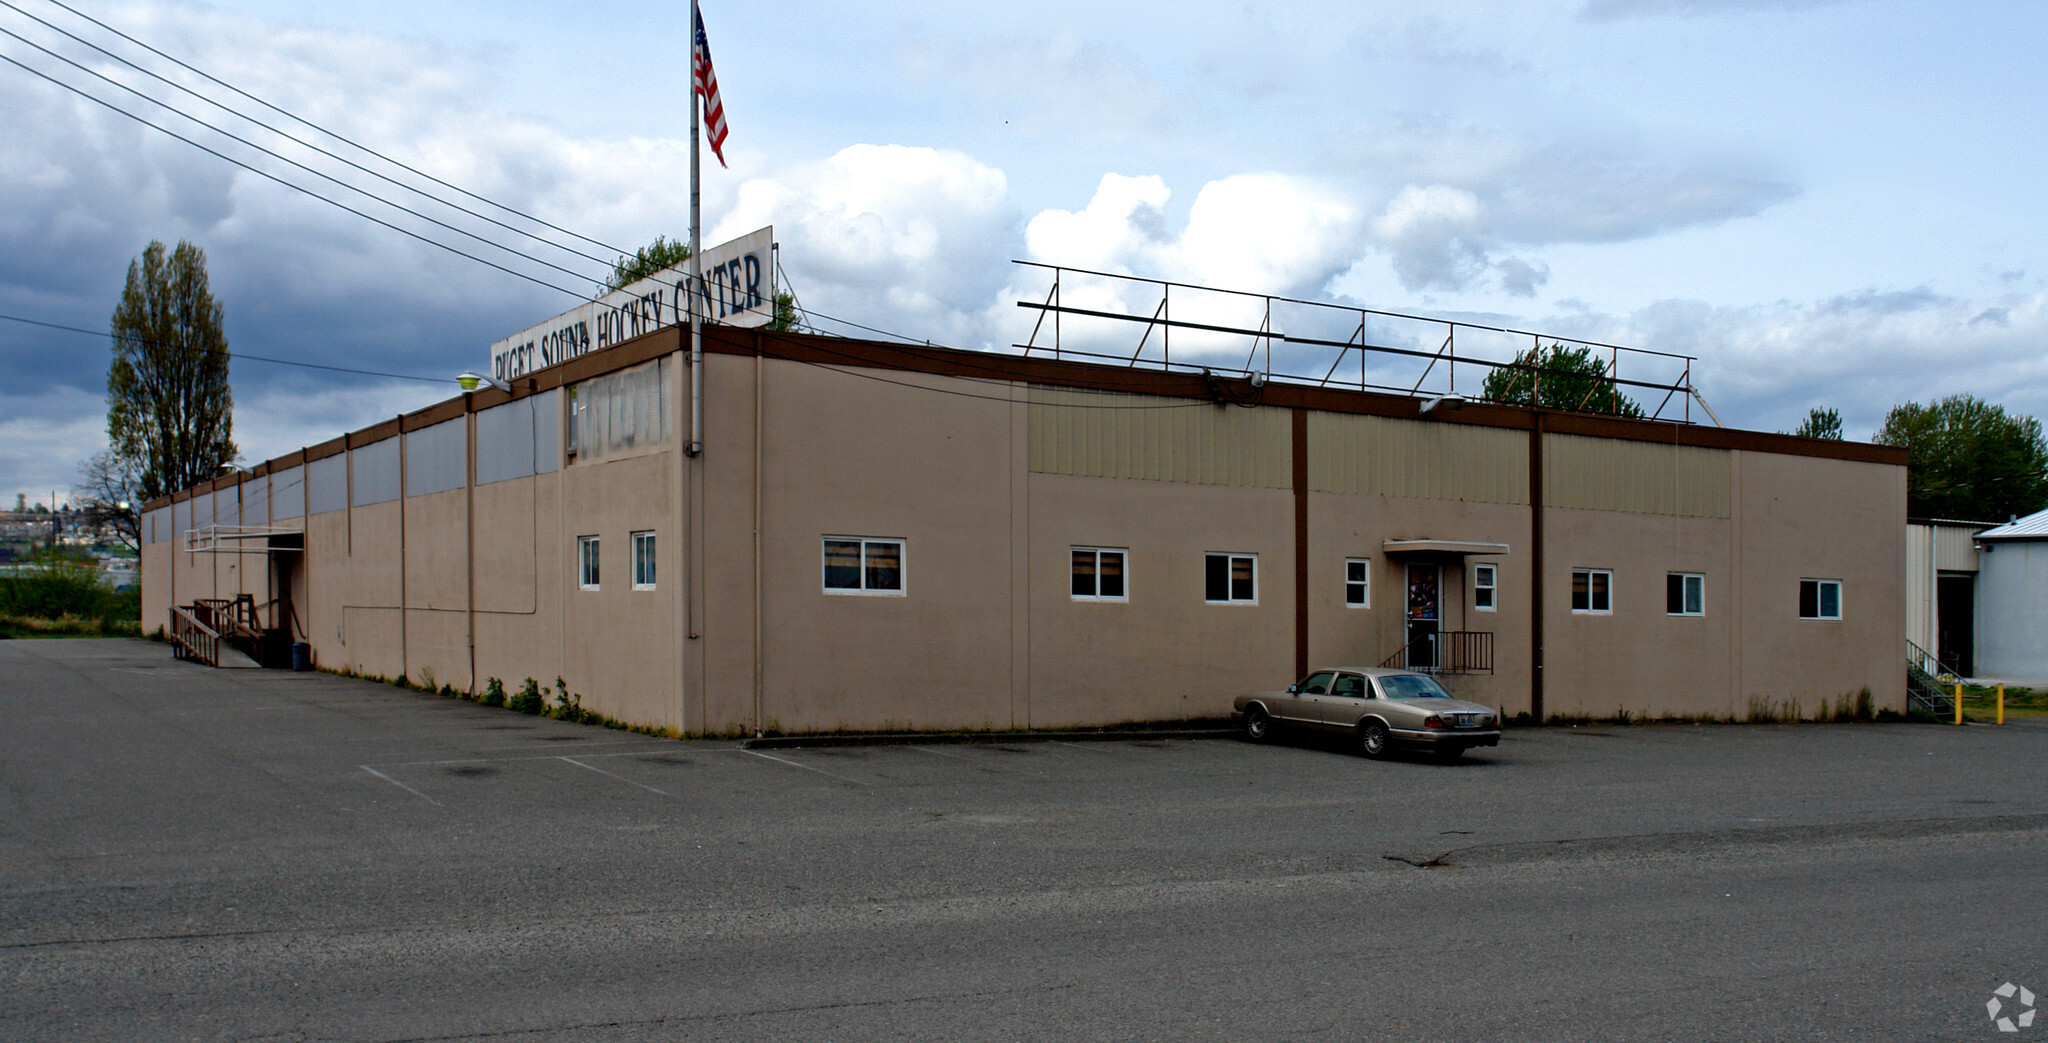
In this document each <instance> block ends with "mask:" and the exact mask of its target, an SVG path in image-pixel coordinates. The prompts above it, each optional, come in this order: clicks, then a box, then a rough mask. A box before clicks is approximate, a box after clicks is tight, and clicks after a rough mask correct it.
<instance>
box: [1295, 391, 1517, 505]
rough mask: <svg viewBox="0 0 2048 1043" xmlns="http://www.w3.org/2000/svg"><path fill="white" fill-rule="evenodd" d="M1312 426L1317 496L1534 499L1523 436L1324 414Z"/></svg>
mask: <svg viewBox="0 0 2048 1043" xmlns="http://www.w3.org/2000/svg"><path fill="white" fill-rule="evenodd" d="M1308 422H1309V429H1308V431H1309V438H1308V469H1309V486H1310V488H1312V489H1314V490H1316V491H1317V492H1329V493H1352V494H1361V495H1369V496H1397V497H1404V498H1409V499H1420V500H1463V501H1469V502H1476V503H1510V504H1524V503H1528V502H1529V456H1528V453H1529V442H1528V436H1527V435H1525V434H1523V433H1521V432H1519V431H1509V430H1502V429H1500V428H1490V427H1477V426H1467V425H1463V424H1442V423H1419V422H1416V421H1412V420H1395V419H1392V418H1389V417H1375V416H1353V415H1348V414H1343V413H1323V412H1311V413H1310V414H1309V417H1308Z"/></svg>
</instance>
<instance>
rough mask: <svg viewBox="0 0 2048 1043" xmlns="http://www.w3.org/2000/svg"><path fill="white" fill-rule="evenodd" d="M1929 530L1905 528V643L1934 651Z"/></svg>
mask: <svg viewBox="0 0 2048 1043" xmlns="http://www.w3.org/2000/svg"><path fill="white" fill-rule="evenodd" d="M1931 529H1932V526H1927V525H1908V526H1906V640H1908V641H1911V642H1913V643H1914V644H1917V645H1919V646H1920V647H1921V648H1922V649H1925V650H1928V651H1932V650H1933V647H1934V565H1933V549H1932V547H1931V544H1932V543H1933V542H1934V534H1933V532H1932V531H1931Z"/></svg>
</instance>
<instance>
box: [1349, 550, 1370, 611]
mask: <svg viewBox="0 0 2048 1043" xmlns="http://www.w3.org/2000/svg"><path fill="white" fill-rule="evenodd" d="M1353 565H1357V566H1358V567H1359V569H1358V574H1359V575H1360V576H1363V577H1364V578H1363V579H1352V578H1351V566H1353ZM1352 587H1357V588H1358V593H1359V599H1358V600H1357V601H1353V600H1351V588H1352ZM1344 607H1345V608H1371V607H1372V559H1371V558H1345V559H1344Z"/></svg>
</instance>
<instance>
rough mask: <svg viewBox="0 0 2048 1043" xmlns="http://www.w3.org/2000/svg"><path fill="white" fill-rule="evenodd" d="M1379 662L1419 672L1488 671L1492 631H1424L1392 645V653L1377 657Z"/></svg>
mask: <svg viewBox="0 0 2048 1043" xmlns="http://www.w3.org/2000/svg"><path fill="white" fill-rule="evenodd" d="M1431 653H1434V654H1431ZM1380 665H1381V666H1384V667H1392V668H1395V669H1400V670H1413V671H1415V672H1416V673H1420V674H1490V673H1492V672H1493V632H1492V631H1490V630H1439V631H1437V632H1436V633H1434V634H1424V635H1423V636H1421V637H1418V638H1416V639H1415V640H1413V641H1410V642H1408V643H1407V644H1405V645H1402V646H1401V647H1400V648H1397V649H1395V650H1394V654H1393V655H1390V656H1388V657H1386V658H1385V659H1382V660H1380Z"/></svg>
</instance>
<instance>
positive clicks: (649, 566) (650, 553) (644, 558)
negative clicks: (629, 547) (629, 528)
mask: <svg viewBox="0 0 2048 1043" xmlns="http://www.w3.org/2000/svg"><path fill="white" fill-rule="evenodd" d="M633 589H634V590H653V589H654V534H653V533H651V532H636V533H634V534H633Z"/></svg>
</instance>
